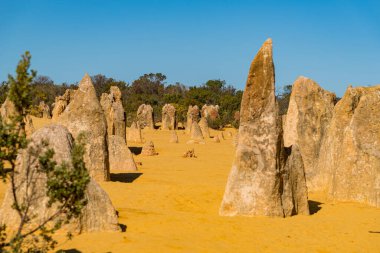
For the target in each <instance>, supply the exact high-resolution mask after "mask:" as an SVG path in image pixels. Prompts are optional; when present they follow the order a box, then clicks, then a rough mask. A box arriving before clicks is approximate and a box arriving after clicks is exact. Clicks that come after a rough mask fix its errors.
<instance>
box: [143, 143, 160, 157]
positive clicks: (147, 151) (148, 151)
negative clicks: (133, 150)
mask: <svg viewBox="0 0 380 253" xmlns="http://www.w3.org/2000/svg"><path fill="white" fill-rule="evenodd" d="M141 154H142V155H145V156H154V155H158V153H157V152H156V150H155V149H154V144H153V142H152V141H149V142H147V143H146V144H145V145H144V146H143V148H142V150H141Z"/></svg>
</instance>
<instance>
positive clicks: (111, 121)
mask: <svg viewBox="0 0 380 253" xmlns="http://www.w3.org/2000/svg"><path fill="white" fill-rule="evenodd" d="M100 104H101V106H102V109H103V111H104V115H105V117H106V121H107V133H108V135H109V136H110V135H116V136H120V137H121V138H123V139H124V140H125V138H126V135H125V112H124V108H123V103H122V102H121V92H120V89H119V87H117V86H111V88H110V93H109V94H107V93H103V94H102V96H101V98H100Z"/></svg>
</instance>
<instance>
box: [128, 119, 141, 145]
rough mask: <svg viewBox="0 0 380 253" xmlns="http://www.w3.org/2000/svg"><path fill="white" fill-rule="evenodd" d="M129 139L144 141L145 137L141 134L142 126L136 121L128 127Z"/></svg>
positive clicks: (137, 141)
mask: <svg viewBox="0 0 380 253" xmlns="http://www.w3.org/2000/svg"><path fill="white" fill-rule="evenodd" d="M127 136H128V137H127V141H128V142H129V141H130V142H136V143H142V142H143V138H142V134H141V128H140V126H139V125H138V124H136V122H132V124H131V127H130V128H129V129H128V135H127Z"/></svg>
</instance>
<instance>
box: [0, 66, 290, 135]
mask: <svg viewBox="0 0 380 253" xmlns="http://www.w3.org/2000/svg"><path fill="white" fill-rule="evenodd" d="M91 78H92V81H93V84H94V87H95V90H96V94H97V96H98V98H100V96H101V94H102V93H108V92H109V90H110V87H111V86H117V87H119V88H120V91H121V93H122V100H123V105H124V110H125V112H126V116H127V125H128V126H129V125H130V124H131V123H132V121H134V120H135V118H136V112H137V109H138V107H139V106H140V105H141V104H144V103H145V104H150V105H151V106H152V107H153V111H154V120H155V122H159V121H161V110H162V107H163V106H164V105H165V104H166V103H170V104H172V105H174V107H175V108H176V111H177V116H176V117H177V122H186V114H187V110H188V107H189V105H192V106H194V105H197V106H198V107H199V108H200V109H201V108H202V106H203V105H205V104H213V105H219V108H220V109H219V118H218V119H217V120H216V121H214V122H212V126H211V127H213V128H221V127H224V126H226V125H228V124H230V125H232V126H234V127H238V126H239V121H238V118H239V117H238V113H237V112H238V111H239V110H240V102H241V99H242V94H243V91H241V90H237V89H236V88H234V87H233V86H232V85H227V84H226V82H225V81H224V80H220V79H215V80H208V81H206V82H205V83H204V84H201V85H199V86H186V85H184V84H182V83H179V82H176V83H174V84H167V82H166V76H165V75H164V74H162V73H149V74H144V75H142V76H140V77H139V78H138V79H136V80H134V81H133V82H132V83H127V82H125V81H122V80H116V79H114V78H112V77H107V76H105V75H102V74H97V75H94V76H92V77H91ZM8 87H9V85H8V84H7V82H2V83H1V85H0V103H3V102H4V100H5V98H6V94H7V93H8V89H9V88H8ZM77 87H78V83H71V84H68V83H62V84H57V83H55V82H54V81H53V80H52V79H51V78H49V77H48V76H43V75H39V76H37V77H35V78H34V79H33V81H32V82H31V97H32V101H31V103H32V107H31V113H32V114H33V112H36V114H37V110H38V109H37V108H38V104H39V102H40V101H45V103H47V104H48V105H49V106H50V107H51V109H52V105H53V103H54V102H55V97H57V96H60V95H62V94H63V93H64V92H65V90H66V89H77ZM290 92H291V86H290V85H287V86H284V89H283V90H282V91H281V92H278V94H277V99H278V102H279V106H280V113H281V114H285V113H286V111H287V106H288V103H289V97H290Z"/></svg>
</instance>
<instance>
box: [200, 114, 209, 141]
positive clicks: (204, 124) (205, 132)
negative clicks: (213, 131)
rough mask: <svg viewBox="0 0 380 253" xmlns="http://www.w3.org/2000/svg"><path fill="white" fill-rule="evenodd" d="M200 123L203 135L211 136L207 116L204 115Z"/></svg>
mask: <svg viewBox="0 0 380 253" xmlns="http://www.w3.org/2000/svg"><path fill="white" fill-rule="evenodd" d="M198 125H199V127H200V128H201V131H202V135H203V137H204V138H210V131H209V129H208V123H207V119H206V118H205V117H202V118H201V120H200V121H199V123H198Z"/></svg>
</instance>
